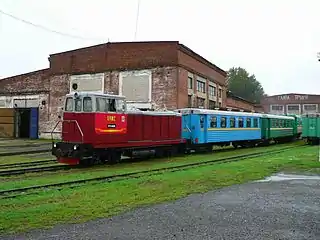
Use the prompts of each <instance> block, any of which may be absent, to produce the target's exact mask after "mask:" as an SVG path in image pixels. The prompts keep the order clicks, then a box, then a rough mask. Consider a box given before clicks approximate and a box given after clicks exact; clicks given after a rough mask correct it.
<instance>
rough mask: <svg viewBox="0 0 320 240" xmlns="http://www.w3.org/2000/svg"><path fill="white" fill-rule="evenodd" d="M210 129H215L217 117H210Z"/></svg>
mask: <svg viewBox="0 0 320 240" xmlns="http://www.w3.org/2000/svg"><path fill="white" fill-rule="evenodd" d="M210 127H211V128H216V127H217V117H211V119H210Z"/></svg>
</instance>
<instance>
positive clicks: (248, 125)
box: [247, 118, 251, 128]
mask: <svg viewBox="0 0 320 240" xmlns="http://www.w3.org/2000/svg"><path fill="white" fill-rule="evenodd" d="M247 128H251V118H247Z"/></svg>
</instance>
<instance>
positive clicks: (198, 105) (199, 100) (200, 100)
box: [197, 97, 205, 108]
mask: <svg viewBox="0 0 320 240" xmlns="http://www.w3.org/2000/svg"><path fill="white" fill-rule="evenodd" d="M204 101H205V100H204V99H203V98H200V97H197V107H198V108H200V107H201V108H204V107H205V106H204Z"/></svg>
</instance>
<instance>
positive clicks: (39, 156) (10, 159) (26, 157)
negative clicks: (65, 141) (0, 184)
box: [0, 152, 54, 165]
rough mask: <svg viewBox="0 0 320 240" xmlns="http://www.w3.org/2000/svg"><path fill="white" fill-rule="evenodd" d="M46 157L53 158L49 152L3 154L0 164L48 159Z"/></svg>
mask: <svg viewBox="0 0 320 240" xmlns="http://www.w3.org/2000/svg"><path fill="white" fill-rule="evenodd" d="M48 159H54V157H53V156H52V154H51V152H48V153H34V154H23V155H14V156H3V157H0V165H1V164H10V163H23V162H34V161H39V160H48Z"/></svg>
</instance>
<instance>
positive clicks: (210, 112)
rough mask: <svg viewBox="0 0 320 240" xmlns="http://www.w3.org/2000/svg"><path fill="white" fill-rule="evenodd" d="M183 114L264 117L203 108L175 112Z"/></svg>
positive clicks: (257, 114)
mask: <svg viewBox="0 0 320 240" xmlns="http://www.w3.org/2000/svg"><path fill="white" fill-rule="evenodd" d="M175 111H177V112H181V113H182V114H207V115H227V116H249V117H262V116H263V114H261V113H250V112H231V111H221V110H211V109H201V108H182V109H177V110H175Z"/></svg>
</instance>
